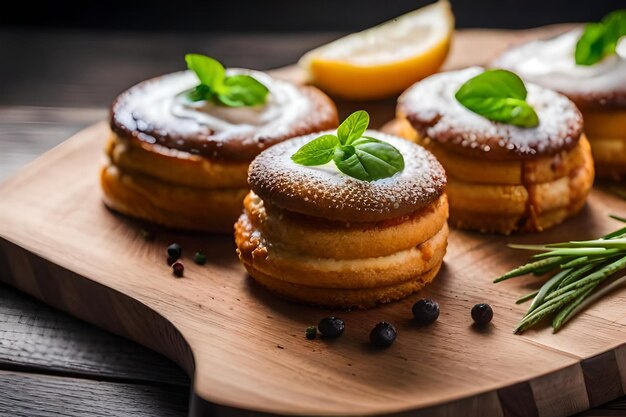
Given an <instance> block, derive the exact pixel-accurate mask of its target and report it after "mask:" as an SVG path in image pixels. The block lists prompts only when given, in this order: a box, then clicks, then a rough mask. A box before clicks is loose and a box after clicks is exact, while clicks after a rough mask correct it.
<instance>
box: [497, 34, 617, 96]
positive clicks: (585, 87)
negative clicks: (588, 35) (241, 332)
mask: <svg viewBox="0 0 626 417" xmlns="http://www.w3.org/2000/svg"><path fill="white" fill-rule="evenodd" d="M581 34H582V29H575V30H572V31H569V32H566V33H564V34H562V35H559V36H556V37H554V38H550V39H545V40H538V41H533V42H528V43H526V44H523V45H521V46H519V47H517V48H513V49H511V50H509V51H507V52H505V53H504V54H503V55H502V56H501V57H500V58H499V59H498V60H497V61H496V62H495V63H494V66H497V67H503V68H508V69H510V70H512V71H514V72H516V73H517V74H519V75H520V76H521V77H522V78H524V79H526V80H528V81H532V82H535V83H537V84H540V85H543V86H546V87H549V88H552V89H554V90H557V91H562V92H565V93H568V92H575V93H593V92H603V93H609V92H613V91H616V90H622V89H624V88H626V37H625V38H622V39H621V41H620V43H619V44H618V47H617V53H616V54H613V55H610V56H607V57H606V58H604V59H603V60H602V61H600V62H598V63H597V64H594V65H576V61H575V58H574V52H575V50H576V43H577V41H578V39H579V38H580V36H581Z"/></svg>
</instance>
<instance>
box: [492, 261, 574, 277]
mask: <svg viewBox="0 0 626 417" xmlns="http://www.w3.org/2000/svg"><path fill="white" fill-rule="evenodd" d="M563 259H564V258H563V257H562V256H554V257H552V258H546V259H542V260H540V261H535V262H530V263H527V264H525V265H522V266H520V267H518V268H515V269H513V270H512V271H509V272H507V273H506V274H504V275H502V276H500V277H498V278H496V279H495V280H494V281H493V282H502V281H505V280H507V279H511V278H515V277H519V276H522V275H526V274H529V273H531V272H533V271H535V270H537V269H539V268H547V267H548V266H554V267H556V266H558V265H559V264H561V262H562V261H563Z"/></svg>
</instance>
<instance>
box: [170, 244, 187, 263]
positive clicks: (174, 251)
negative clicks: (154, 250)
mask: <svg viewBox="0 0 626 417" xmlns="http://www.w3.org/2000/svg"><path fill="white" fill-rule="evenodd" d="M182 251H183V250H182V248H181V247H180V245H179V244H178V243H172V244H171V245H169V246H168V247H167V256H168V258H170V259H174V260H176V259H178V258H180V255H181V254H182Z"/></svg>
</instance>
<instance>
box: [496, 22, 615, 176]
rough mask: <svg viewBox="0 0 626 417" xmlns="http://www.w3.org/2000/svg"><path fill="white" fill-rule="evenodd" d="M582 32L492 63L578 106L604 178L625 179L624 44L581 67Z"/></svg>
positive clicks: (535, 43) (533, 44)
mask: <svg viewBox="0 0 626 417" xmlns="http://www.w3.org/2000/svg"><path fill="white" fill-rule="evenodd" d="M582 34H583V29H582V28H579V29H574V30H572V31H569V32H566V33H564V34H562V35H560V36H556V37H553V38H550V39H545V40H537V41H532V42H528V43H525V44H522V45H519V46H516V47H513V48H511V49H509V50H508V51H506V52H505V53H504V54H502V56H500V57H499V58H498V59H497V60H496V61H495V63H494V65H495V66H497V67H500V68H508V69H510V70H512V71H514V72H516V73H517V74H519V75H520V76H521V77H522V78H524V79H526V80H528V81H532V82H534V83H536V84H539V85H542V86H544V87H547V88H551V89H553V90H556V91H558V92H560V93H562V94H565V95H566V96H568V97H569V98H570V99H571V100H572V101H574V102H575V103H576V105H577V106H578V108H579V109H580V111H581V112H582V114H583V118H584V119H585V133H586V134H587V136H588V137H589V142H590V143H591V149H592V152H593V158H594V160H595V164H596V171H597V173H598V176H600V177H605V178H606V177H611V178H614V179H620V178H624V177H625V176H626V128H625V126H626V41H622V42H621V44H620V45H619V46H618V48H617V49H616V53H615V54H611V55H609V56H606V57H605V58H604V59H602V60H601V61H600V62H598V63H595V64H593V65H577V63H576V60H575V50H576V44H577V42H578V40H579V39H580V38H581V36H582Z"/></svg>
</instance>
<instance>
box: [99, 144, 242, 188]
mask: <svg viewBox="0 0 626 417" xmlns="http://www.w3.org/2000/svg"><path fill="white" fill-rule="evenodd" d="M106 154H107V156H108V157H109V160H110V161H111V163H112V164H113V165H115V166H117V167H118V168H120V169H121V170H122V171H124V172H138V173H141V174H144V175H148V176H151V177H153V178H155V179H159V180H162V181H165V182H167V183H170V184H178V185H181V186H187V187H198V188H211V189H214V188H248V181H247V180H248V165H249V164H248V163H247V162H224V161H216V160H210V159H208V158H205V157H202V156H199V155H193V154H190V153H189V152H184V151H179V150H176V149H169V148H166V147H164V146H161V145H150V144H145V143H143V142H137V141H127V140H125V139H122V138H120V137H119V136H117V135H116V134H115V133H112V134H111V137H110V138H109V141H108V142H107V146H106Z"/></svg>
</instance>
